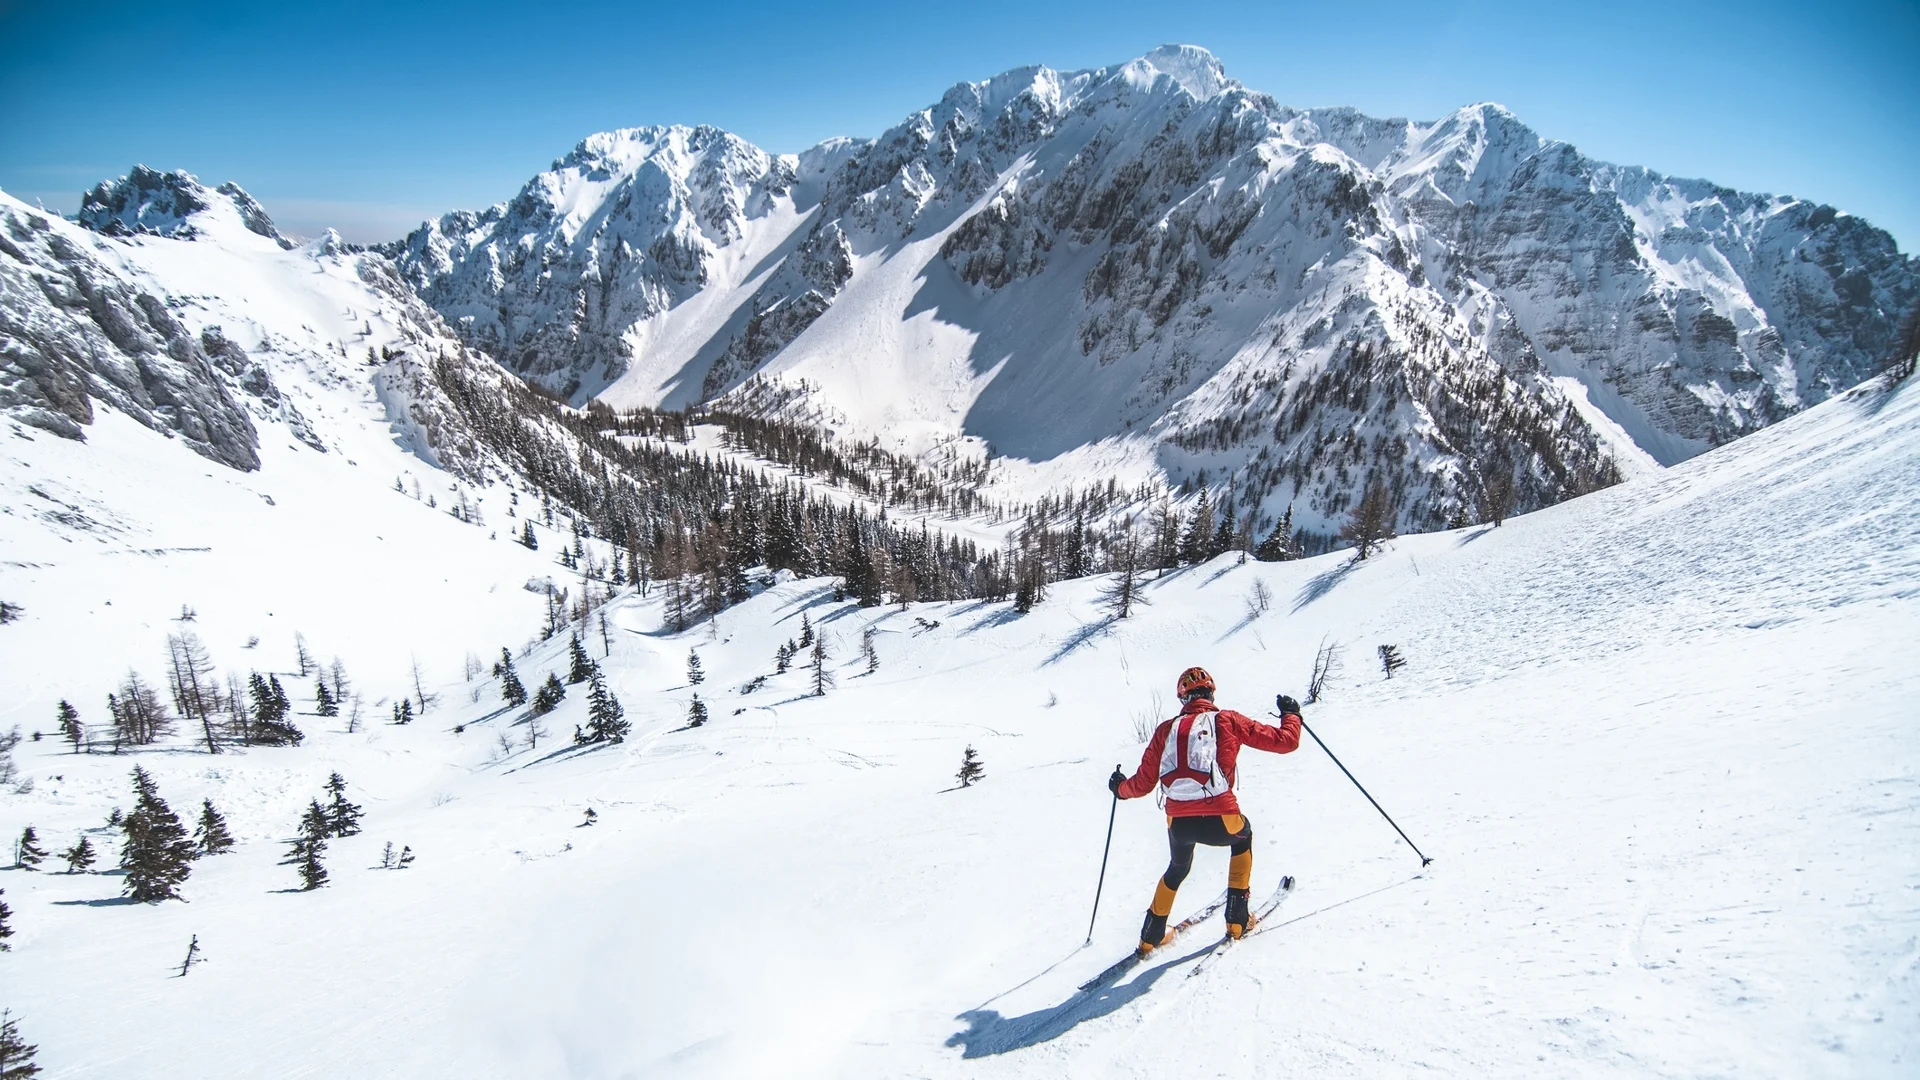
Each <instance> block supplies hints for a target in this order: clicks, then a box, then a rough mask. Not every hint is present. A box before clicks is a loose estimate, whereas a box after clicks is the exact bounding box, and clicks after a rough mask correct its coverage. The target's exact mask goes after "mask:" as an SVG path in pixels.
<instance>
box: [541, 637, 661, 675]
mask: <svg viewBox="0 0 1920 1080" xmlns="http://www.w3.org/2000/svg"><path fill="white" fill-rule="evenodd" d="M567 663H568V668H567V681H568V682H570V683H583V682H586V681H587V679H588V678H589V677H591V676H592V675H593V672H594V671H595V665H594V662H593V660H592V659H591V658H589V657H588V656H587V649H586V646H584V645H582V644H580V635H579V634H574V635H572V637H571V638H570V639H569V640H568V642H567ZM691 666H692V665H691V664H689V667H691Z"/></svg>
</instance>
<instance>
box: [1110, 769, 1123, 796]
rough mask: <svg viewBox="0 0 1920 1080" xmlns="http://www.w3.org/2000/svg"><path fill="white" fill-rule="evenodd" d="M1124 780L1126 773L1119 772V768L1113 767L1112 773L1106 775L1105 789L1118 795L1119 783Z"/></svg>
mask: <svg viewBox="0 0 1920 1080" xmlns="http://www.w3.org/2000/svg"><path fill="white" fill-rule="evenodd" d="M1126 782H1127V774H1126V773H1123V772H1121V771H1120V770H1119V769H1115V770H1113V775H1112V776H1109V777H1107V790H1108V791H1111V792H1113V793H1114V794H1115V795H1118V794H1120V785H1121V784H1124V783H1126Z"/></svg>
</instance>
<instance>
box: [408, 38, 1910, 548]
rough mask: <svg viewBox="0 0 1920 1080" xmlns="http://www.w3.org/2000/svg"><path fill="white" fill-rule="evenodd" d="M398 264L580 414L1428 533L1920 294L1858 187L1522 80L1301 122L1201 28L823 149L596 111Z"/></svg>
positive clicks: (1713, 414)
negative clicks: (1229, 64) (1538, 122)
mask: <svg viewBox="0 0 1920 1080" xmlns="http://www.w3.org/2000/svg"><path fill="white" fill-rule="evenodd" d="M391 253H392V254H393V255H394V256H395V258H396V260H397V261H398V263H399V265H400V266H401V268H402V271H403V273H404V274H405V275H406V276H407V278H408V280H409V281H411V282H413V283H414V284H415V285H416V287H418V288H419V289H420V291H421V293H422V295H423V296H425V297H426V298H427V299H428V300H429V302H431V303H432V304H434V306H435V307H436V308H438V309H439V310H440V311H441V313H442V314H443V315H445V316H446V317H447V318H448V319H449V321H450V322H452V323H453V324H454V326H455V327H456V328H457V329H458V331H459V332H460V333H462V334H463V335H464V336H465V337H466V338H467V340H469V341H471V342H474V343H475V344H478V345H481V346H483V347H486V348H489V349H491V350H494V351H496V353H497V354H498V355H500V356H502V357H504V358H505V359H506V361H507V362H508V363H509V364H510V366H512V367H514V368H515V369H516V370H519V371H522V372H524V373H527V374H529V375H531V376H533V377H535V378H538V379H540V380H542V381H544V382H546V383H547V384H548V385H549V386H550V387H552V388H553V389H555V390H559V391H562V392H566V393H569V394H572V395H574V396H575V398H576V400H580V399H584V398H585V397H587V396H591V395H596V394H598V395H600V396H603V397H605V398H606V399H607V400H609V401H610V402H612V403H614V404H622V405H624V404H660V403H665V404H685V403H691V402H695V401H705V400H716V399H724V400H725V401H726V402H727V403H728V404H730V405H733V406H736V407H743V408H759V409H768V408H776V407H777V408H779V409H782V410H786V411H792V412H796V413H801V414H805V415H809V416H813V417H815V418H818V419H822V420H825V421H827V422H830V423H833V424H835V425H836V426H838V427H840V428H841V429H842V430H846V431H848V432H850V433H853V434H856V435H859V436H875V437H881V438H883V439H884V440H888V441H891V442H893V443H895V444H897V445H898V446H900V447H902V448H906V449H911V450H926V449H929V448H932V447H935V446H940V445H943V444H950V443H951V440H953V439H955V438H960V439H962V440H963V442H962V443H961V444H960V445H979V444H980V443H985V444H988V445H990V447H991V449H992V450H993V451H995V452H998V453H1001V454H1004V455H1008V456H1010V457H1012V458H1016V459H1021V460H1025V461H1030V462H1048V461H1053V462H1060V463H1067V464H1069V465H1072V463H1074V462H1077V461H1081V460H1082V459H1087V460H1092V458H1094V457H1098V458H1099V459H1100V460H1101V461H1104V462H1120V463H1122V464H1123V465H1124V466H1125V468H1126V469H1131V470H1134V471H1142V470H1144V471H1152V472H1158V473H1159V474H1160V475H1164V476H1167V477H1170V478H1172V479H1174V480H1176V481H1195V482H1204V483H1206V484H1208V485H1209V486H1214V487H1221V486H1228V487H1231V488H1233V489H1234V490H1235V491H1236V492H1237V493H1238V494H1239V495H1240V497H1241V498H1242V499H1243V500H1252V501H1255V502H1257V503H1259V504H1260V505H1261V507H1262V508H1263V511H1264V512H1265V514H1266V515H1267V516H1269V517H1272V516H1277V515H1278V513H1279V512H1280V510H1281V509H1282V508H1284V507H1285V506H1286V505H1288V504H1290V503H1300V504H1301V507H1300V509H1301V512H1302V513H1304V514H1305V515H1306V517H1305V520H1306V521H1307V522H1308V523H1309V524H1310V525H1315V524H1316V523H1317V527H1321V528H1327V527H1330V526H1331V524H1332V523H1333V522H1334V521H1337V520H1338V519H1339V518H1340V517H1341V516H1342V515H1343V514H1344V511H1345V509H1346V507H1347V506H1348V505H1349V504H1350V503H1351V501H1352V499H1353V498H1354V497H1355V496H1357V494H1358V490H1359V488H1360V487H1361V486H1362V485H1363V484H1364V483H1365V482H1366V481H1367V477H1369V476H1372V477H1374V478H1376V479H1378V480H1380V481H1381V482H1382V483H1384V484H1386V485H1387V486H1388V487H1390V488H1391V489H1392V490H1393V491H1394V493H1395V494H1396V495H1397V496H1398V498H1399V503H1400V507H1401V520H1402V524H1403V525H1406V526H1413V527H1420V526H1428V525H1434V524H1439V523H1443V522H1445V521H1447V520H1455V519H1458V518H1459V517H1461V516H1463V515H1465V516H1470V515H1471V514H1472V513H1473V510H1474V507H1475V505H1476V504H1477V503H1478V502H1479V501H1481V499H1482V498H1483V496H1484V494H1485V489H1486V487H1487V485H1488V483H1489V479H1490V478H1492V479H1493V480H1494V481H1495V482H1496V483H1495V486H1499V479H1498V477H1496V476H1494V474H1495V473H1511V475H1512V478H1513V479H1514V481H1515V482H1516V483H1517V486H1518V488H1519V490H1520V495H1519V501H1520V505H1521V506H1522V507H1531V506H1536V505H1541V504H1543V503H1546V502H1551V501H1555V500H1557V499H1559V498H1563V497H1565V496H1566V495H1568V494H1572V493H1576V492H1578V491H1582V490H1586V489H1588V488H1591V487H1593V486H1595V485H1598V484H1604V483H1607V482H1609V481H1610V480H1611V479H1612V478H1613V477H1614V476H1615V475H1617V468H1616V461H1619V460H1624V461H1625V462H1626V463H1627V464H1628V465H1629V466H1630V467H1631V466H1633V465H1635V464H1638V463H1649V464H1650V463H1652V462H1661V463H1671V462H1674V461H1678V460H1681V459H1683V458H1685V457H1687V456H1690V455H1691V454H1694V453H1697V452H1699V451H1700V450H1702V449H1704V448H1705V447H1707V446H1709V445H1712V444H1715V443H1718V442H1722V441H1725V440H1727V439H1730V438H1733V437H1736V436H1738V435H1740V434H1742V433H1744V432H1746V431H1750V430H1753V429H1755V428H1757V427H1760V426H1763V425H1765V424H1768V423H1771V422H1773V421H1774V420H1776V419H1779V418H1780V417H1782V416H1785V415H1788V414H1790V413H1792V412H1794V411H1797V410H1798V409H1801V408H1804V407H1806V406H1808V405H1811V404H1813V403H1816V402H1818V401H1820V400H1824V399H1825V398H1826V397H1829V396H1831V395H1832V394H1833V393H1834V392H1836V391H1837V390H1839V389H1841V388H1844V387H1846V386H1849V385H1851V384H1853V383H1854V382H1857V381H1858V380H1859V379H1860V378H1863V377H1865V376H1866V375H1867V374H1869V373H1870V372H1871V370H1872V369H1873V367H1874V365H1875V364H1876V363H1877V362H1878V361H1879V360H1881V359H1882V358H1883V355H1884V353H1885V352H1886V350H1887V348H1888V347H1889V346H1890V343H1891V341H1892V338H1893V329H1894V326H1895V325H1896V324H1897V322H1898V319H1899V316H1900V315H1901V313H1902V312H1903V311H1904V310H1905V309H1906V308H1907V307H1909V306H1911V305H1912V304H1913V303H1914V302H1915V300H1916V298H1917V297H1920V281H1917V280H1916V271H1915V267H1914V266H1913V264H1912V262H1911V260H1909V259H1908V258H1907V257H1905V256H1902V255H1901V254H1899V253H1898V251H1897V250H1896V249H1895V247H1894V244H1893V242H1892V240H1891V238H1890V237H1888V236H1887V235H1886V234H1885V233H1884V232H1881V231H1880V230H1877V229H1874V228H1872V227H1871V226H1869V225H1867V224H1866V223H1865V222H1862V221H1860V220H1859V219H1856V218H1852V217H1849V216H1847V215H1844V214H1841V213H1838V212H1837V211H1835V210H1833V209H1831V208H1828V207H1822V206H1818V205H1815V204H1811V203H1807V202H1803V201H1800V200H1795V199H1789V198H1783V197H1771V196H1759V195H1745V194H1741V193H1738V192H1733V191H1729V190H1726V189H1723V188H1718V187H1715V186H1714V185H1711V184H1708V183H1705V182H1701V181H1687V180H1676V179H1671V178H1667V177H1663V176H1660V175H1658V174H1655V173H1651V172H1649V171H1647V170H1644V169H1637V168H1626V167H1619V166H1613V165H1607V164H1604V163H1600V162H1595V161H1592V160H1591V159H1588V158H1586V157H1584V156H1582V155H1581V154H1579V153H1578V152H1577V151H1575V150H1574V149H1573V148H1572V147H1570V146H1567V145H1566V144H1564V143H1559V142H1554V141H1552V140H1549V139H1545V138H1542V137H1541V136H1539V135H1537V134H1535V133H1534V132H1532V131H1531V130H1529V129H1528V128H1527V127H1526V126H1525V125H1523V124H1521V123H1520V122H1519V121H1518V120H1517V119H1515V118H1514V117H1513V116H1512V115H1511V114H1509V113H1507V112H1506V111H1505V110H1504V109H1501V108H1499V107H1498V106H1492V105H1475V106H1469V107H1467V108H1464V109H1461V110H1459V111H1458V112H1456V113H1454V114H1452V115H1450V116H1447V117H1444V118H1442V119H1440V120H1439V121H1436V122H1432V123H1417V122H1411V121H1406V120H1381V119H1375V118H1370V117H1366V116H1364V115H1361V114H1359V113H1356V112H1354V111H1352V110H1345V109H1331V110H1308V111H1301V110H1296V109H1290V108H1286V107H1283V106H1281V105H1279V104H1278V103H1276V102H1275V101H1273V99H1271V98H1270V97H1268V96H1266V95H1264V94H1260V93H1258V92H1255V91H1251V90H1249V89H1247V88H1245V87H1242V86H1240V85H1239V84H1237V83H1235V82H1234V81H1232V80H1231V79H1229V78H1227V77H1226V75H1225V74H1224V72H1223V71H1222V70H1221V69H1220V66H1219V64H1218V63H1217V62H1216V61H1215V60H1214V58H1213V57H1212V56H1211V55H1209V54H1207V53H1206V52H1205V51H1204V50H1201V49H1196V48H1192V47H1186V46H1169V47H1165V48H1162V49H1159V50H1156V51H1155V52H1153V53H1150V54H1148V55H1147V56H1144V57H1141V58H1139V59H1137V60H1134V61H1132V62H1129V63H1127V64H1122V65H1118V66H1115V67H1111V68H1100V69H1095V70H1090V71H1081V72H1058V71H1053V70H1051V69H1047V68H1042V67H1034V68H1022V69H1017V70H1014V71H1010V72H1007V73H1005V74H1003V75H1000V76H997V77H995V78H993V79H990V80H987V81H985V82H981V83H963V84H961V85H959V86H956V87H954V88H953V89H952V90H950V91H949V92H948V93H947V94H946V95H945V96H944V97H943V98H942V99H941V100H940V101H939V102H938V103H937V104H935V105H933V106H931V107H929V108H927V109H923V110H920V111H918V112H916V113H914V114H912V115H910V116H909V117H907V118H906V119H905V120H904V121H903V122H902V123H901V124H899V125H897V126H896V127H894V128H893V129H891V130H889V131H887V132H885V133H883V134H882V135H881V136H880V137H879V138H877V139H874V140H872V141H870V142H855V141H848V140H839V141H836V142H834V143H832V144H827V145H823V146H822V147H819V148H815V149H814V150H812V151H809V152H807V153H806V154H802V155H797V156H792V157H776V156H774V155H770V154H766V153H764V152H761V151H759V150H757V149H755V148H753V147H752V146H750V145H748V144H746V143H744V142H742V141H741V140H739V139H737V138H734V137H733V136H730V135H727V134H725V133H723V132H718V131H715V130H713V129H709V128H701V129H685V128H667V129H643V130H638V131H623V132H614V133H609V134H606V135H598V136H594V137H592V138H590V139H588V140H586V141H585V142H583V143H582V144H581V145H580V146H579V147H577V148H576V149H575V150H574V152H573V153H572V154H571V155H569V156H568V157H567V158H566V159H564V160H562V161H560V162H556V163H555V167H554V168H553V170H551V171H549V172H547V173H543V174H542V175H541V176H539V177H536V178H535V179H534V180H533V181H531V182H530V183H529V184H528V185H527V186H526V188H524V189H523V190H522V192H521V193H520V195H519V196H517V197H516V198H515V199H514V200H513V201H512V202H510V203H506V204H502V205H501V206H497V207H494V208H492V209H490V210H488V211H485V212H482V213H479V214H451V215H448V216H447V217H444V218H442V219H440V220H439V221H437V222H431V223H428V224H427V225H425V226H423V227H422V228H421V229H420V230H418V231H417V232H415V233H414V234H413V235H412V236H410V237H408V238H407V239H406V240H405V241H404V242H402V243H400V244H396V245H394V247H393V248H392V252H391ZM969 439H971V440H973V442H972V443H971V444H969V443H967V442H966V441H965V440H969ZM1089 448H1102V449H1101V450H1100V451H1099V453H1098V454H1094V453H1093V452H1092V451H1091V450H1090V449H1089ZM1076 467H1077V466H1076ZM1123 471H1124V470H1123Z"/></svg>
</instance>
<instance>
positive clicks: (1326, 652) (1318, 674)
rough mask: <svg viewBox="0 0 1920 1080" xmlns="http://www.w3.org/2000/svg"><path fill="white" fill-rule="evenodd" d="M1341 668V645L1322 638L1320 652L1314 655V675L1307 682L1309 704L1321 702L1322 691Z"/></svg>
mask: <svg viewBox="0 0 1920 1080" xmlns="http://www.w3.org/2000/svg"><path fill="white" fill-rule="evenodd" d="M1339 668H1340V645H1339V643H1338V642H1332V641H1328V640H1326V639H1325V638H1322V639H1321V640H1320V649H1319V651H1317V652H1315V653H1314V654H1313V675H1312V677H1311V678H1309V679H1308V680H1307V704H1309V705H1311V704H1313V703H1314V702H1316V701H1319V700H1320V693H1321V691H1323V690H1325V689H1326V688H1327V679H1328V678H1329V677H1331V676H1332V675H1333V673H1334V672H1335V671H1338V670H1339Z"/></svg>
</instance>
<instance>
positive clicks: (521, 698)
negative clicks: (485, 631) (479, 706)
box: [493, 648, 527, 709]
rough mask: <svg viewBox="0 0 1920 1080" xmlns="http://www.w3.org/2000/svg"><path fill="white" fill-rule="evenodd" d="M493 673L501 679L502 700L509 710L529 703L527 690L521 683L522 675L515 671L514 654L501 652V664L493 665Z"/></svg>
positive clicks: (502, 650) (505, 651)
mask: <svg viewBox="0 0 1920 1080" xmlns="http://www.w3.org/2000/svg"><path fill="white" fill-rule="evenodd" d="M493 673H494V674H495V675H497V676H499V677H500V698H501V700H503V701H505V702H506V703H507V707H508V708H512V709H517V708H519V707H520V706H522V705H525V704H526V703H527V688H526V687H525V686H523V685H521V683H520V673H519V672H517V671H515V670H513V654H512V653H510V652H508V651H507V650H506V649H504V648H503V649H501V650H500V662H499V663H497V664H495V665H493Z"/></svg>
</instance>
